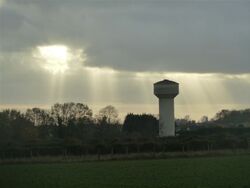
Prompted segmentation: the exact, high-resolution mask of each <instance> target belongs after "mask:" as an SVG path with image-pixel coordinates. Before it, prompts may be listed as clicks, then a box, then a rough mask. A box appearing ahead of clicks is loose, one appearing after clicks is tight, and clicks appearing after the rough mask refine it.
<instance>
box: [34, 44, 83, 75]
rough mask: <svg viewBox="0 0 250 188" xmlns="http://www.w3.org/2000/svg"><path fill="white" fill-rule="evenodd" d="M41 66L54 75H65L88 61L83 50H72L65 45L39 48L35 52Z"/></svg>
mask: <svg viewBox="0 0 250 188" xmlns="http://www.w3.org/2000/svg"><path fill="white" fill-rule="evenodd" d="M33 57H34V58H36V59H37V60H38V62H39V64H40V65H41V66H42V68H44V69H45V70H47V71H49V72H50V73H52V74H58V73H59V74H63V73H65V71H67V70H68V69H70V68H73V67H74V66H76V64H77V63H80V62H85V61H86V59H87V56H86V54H85V53H84V51H83V50H79V49H78V50H72V49H70V48H69V47H68V46H65V45H49V46H38V47H37V48H36V50H35V51H34V52H33Z"/></svg>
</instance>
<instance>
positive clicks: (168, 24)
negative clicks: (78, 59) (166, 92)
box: [0, 0, 250, 73]
mask: <svg viewBox="0 0 250 188" xmlns="http://www.w3.org/2000/svg"><path fill="white" fill-rule="evenodd" d="M249 17H250V3H249V2H247V1H201V2H198V1H187V2H184V1H177V2H173V1H155V2H154V3H153V2H151V1H138V2H133V1H107V2H106V1H105V2H104V1H80V0H73V1H66V0H64V1H61V0H60V1H59V0H52V1H51V0H43V1H38V0H37V1H34V0H15V1H14V0H10V1H6V3H5V4H4V5H3V6H2V7H1V8H0V26H1V29H0V34H1V35H0V36H1V39H0V40H1V41H0V42H1V50H2V51H20V50H22V49H23V50H24V49H30V48H32V47H34V46H37V45H42V44H53V43H63V44H66V45H70V46H73V47H77V48H79V47H83V48H85V50H86V53H87V55H88V62H87V63H88V66H95V67H111V68H114V69H117V70H126V71H165V72H201V73H204V72H221V73H249V72H250V66H249V60H250V57H249V51H250V39H249V33H250V22H249Z"/></svg>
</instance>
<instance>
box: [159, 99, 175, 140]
mask: <svg viewBox="0 0 250 188" xmlns="http://www.w3.org/2000/svg"><path fill="white" fill-rule="evenodd" d="M159 114H160V119H159V136H160V137H166V136H175V119H174V98H159Z"/></svg>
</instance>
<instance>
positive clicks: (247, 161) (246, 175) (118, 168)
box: [0, 156, 250, 188]
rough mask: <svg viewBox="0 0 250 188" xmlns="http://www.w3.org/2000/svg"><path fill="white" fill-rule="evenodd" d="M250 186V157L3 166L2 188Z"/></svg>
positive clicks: (205, 187)
mask: <svg viewBox="0 0 250 188" xmlns="http://www.w3.org/2000/svg"><path fill="white" fill-rule="evenodd" d="M12 187H18V188H45V187H51V188H56V187H58V188H59V187H60V188H66V187H67V188H69V187H72V188H76V187H82V188H96V187H100V188H105V187H107V188H113V187H114V188H119V187H124V188H125V187H130V188H132V187H136V188H147V187H148V188H157V187H162V188H167V187H169V188H176V187H178V188H189V187H190V188H208V187H211V188H215V187H218V188H224V187H225V188H233V187H235V188H241V187H242V188H243V187H244V188H250V156H235V157H211V158H186V159H165V160H133V161H106V162H84V163H61V164H60V163H59V164H19V165H18V164H17V165H1V166H0V188H12Z"/></svg>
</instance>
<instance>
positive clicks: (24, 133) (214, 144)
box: [0, 103, 250, 158]
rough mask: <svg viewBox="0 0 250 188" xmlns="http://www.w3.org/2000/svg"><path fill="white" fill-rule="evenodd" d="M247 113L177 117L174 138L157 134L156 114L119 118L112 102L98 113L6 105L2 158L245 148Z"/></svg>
mask: <svg viewBox="0 0 250 188" xmlns="http://www.w3.org/2000/svg"><path fill="white" fill-rule="evenodd" d="M230 114H231V115H230ZM237 114H238V115H237ZM239 116H240V117H239ZM249 117H250V110H249V109H247V110H243V111H236V112H235V111H232V112H231V111H225V110H222V111H221V112H218V113H217V114H216V116H215V118H213V119H211V120H208V118H203V119H204V121H200V122H195V121H193V120H191V119H190V118H189V117H185V118H184V119H179V120H176V130H177V135H178V136H177V137H169V138H158V131H159V127H158V119H157V118H156V117H155V116H154V115H151V114H132V113H130V114H127V116H126V117H125V120H124V122H123V123H121V122H120V120H119V116H118V111H117V109H116V108H115V107H113V106H110V105H109V106H106V107H104V108H102V109H100V111H99V112H98V113H97V114H96V115H94V114H93V111H92V110H91V109H90V108H89V107H88V105H86V104H82V103H63V104H60V103H56V104H54V105H53V106H52V107H51V108H50V109H49V110H44V109H41V108H32V109H27V110H26V111H25V112H20V111H18V110H14V109H6V110H3V111H1V112H0V157H2V158H13V157H31V156H41V155H88V154H117V153H134V152H166V151H190V150H211V149H228V148H229V149H235V148H243V149H244V148H245V149H247V148H248V147H249V140H250V139H249V138H250V129H249V128H246V127H245V126H246V125H247V122H248V123H249V122H250V119H249ZM221 125H223V126H221ZM225 125H230V126H231V127H234V129H231V128H225ZM232 125H237V126H232ZM239 125H241V126H239Z"/></svg>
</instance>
